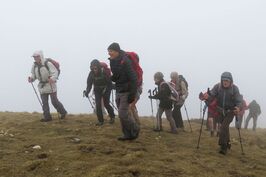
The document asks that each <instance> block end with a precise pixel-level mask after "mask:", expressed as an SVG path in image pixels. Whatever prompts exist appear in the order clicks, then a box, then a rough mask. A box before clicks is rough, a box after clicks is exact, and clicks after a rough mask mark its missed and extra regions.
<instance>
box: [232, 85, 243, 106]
mask: <svg viewBox="0 0 266 177" xmlns="http://www.w3.org/2000/svg"><path fill="white" fill-rule="evenodd" d="M233 87H234V98H235V99H234V101H235V106H237V107H239V108H241V105H242V99H241V98H242V97H241V96H240V92H239V89H238V87H237V86H235V85H234V86H233Z"/></svg>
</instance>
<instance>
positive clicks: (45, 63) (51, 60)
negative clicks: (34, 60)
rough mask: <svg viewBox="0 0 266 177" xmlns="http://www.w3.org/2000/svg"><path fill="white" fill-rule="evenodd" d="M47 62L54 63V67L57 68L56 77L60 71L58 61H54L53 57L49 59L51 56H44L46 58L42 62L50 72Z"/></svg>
mask: <svg viewBox="0 0 266 177" xmlns="http://www.w3.org/2000/svg"><path fill="white" fill-rule="evenodd" d="M48 62H50V63H52V64H53V65H54V67H55V68H56V69H57V71H58V76H57V77H59V75H60V72H61V70H60V64H59V62H58V61H55V60H53V59H51V58H46V59H45V62H44V66H45V67H46V69H47V70H48V71H49V72H50V69H49V67H48V64H47V63H48Z"/></svg>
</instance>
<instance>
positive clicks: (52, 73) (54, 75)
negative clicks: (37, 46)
mask: <svg viewBox="0 0 266 177" xmlns="http://www.w3.org/2000/svg"><path fill="white" fill-rule="evenodd" d="M47 67H48V68H49V77H50V78H51V79H52V80H53V81H56V80H57V79H58V71H57V69H56V67H55V66H54V65H53V64H52V63H51V62H49V61H48V62H47Z"/></svg>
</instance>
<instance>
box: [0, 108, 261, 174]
mask: <svg viewBox="0 0 266 177" xmlns="http://www.w3.org/2000/svg"><path fill="white" fill-rule="evenodd" d="M40 116H41V115H40V114H38V113H33V114H30V113H8V112H5V113H0V177H46V176H47V177H48V176H49V177H127V176H128V177H138V176H140V177H146V176H147V177H149V176H152V177H168V176H169V177H174V176H182V177H183V176H184V177H185V176H202V177H204V176H206V177H207V176H210V177H212V176H216V177H219V176H221V177H226V176H231V177H257V176H258V177H259V176H261V177H263V176H266V160H265V159H266V130H264V129H258V131H257V133H254V132H252V131H244V130H243V131H242V132H241V133H242V137H243V139H244V151H245V155H244V156H243V155H241V149H240V144H239V141H238V133H237V131H236V130H235V129H231V138H232V139H231V141H232V149H231V150H230V151H229V153H228V155H227V156H223V155H220V154H219V153H218V146H217V138H216V137H210V136H209V133H208V132H207V131H203V135H202V141H201V145H200V149H199V150H196V144H197V139H198V134H199V128H200V124H199V123H197V121H193V123H192V128H193V132H192V133H190V131H189V128H188V125H187V123H186V127H187V128H186V130H187V132H182V133H179V134H178V135H173V134H170V133H167V132H166V130H169V125H168V122H167V121H165V122H164V129H165V131H164V132H162V133H161V134H160V136H159V134H158V133H156V132H153V131H152V130H151V129H152V127H153V120H152V119H151V118H143V119H141V123H142V130H141V133H140V138H139V139H137V140H135V141H130V142H119V141H117V140H116V138H117V137H118V136H119V135H121V130H120V124H119V122H118V120H116V123H115V124H114V125H109V124H108V123H106V124H105V125H104V126H103V127H96V126H94V123H95V122H96V117H95V116H93V115H69V116H68V117H67V120H64V121H59V120H58V119H57V118H56V115H54V121H53V122H49V123H41V122H39V118H40ZM36 145H39V146H40V147H41V149H34V148H33V147H34V146H36ZM35 148H36V147H35Z"/></svg>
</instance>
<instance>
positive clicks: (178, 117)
mask: <svg viewBox="0 0 266 177" xmlns="http://www.w3.org/2000/svg"><path fill="white" fill-rule="evenodd" d="M182 106H183V105H176V104H175V105H174V109H173V119H174V121H175V125H176V128H184V123H183V119H182V114H181V108H182Z"/></svg>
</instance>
